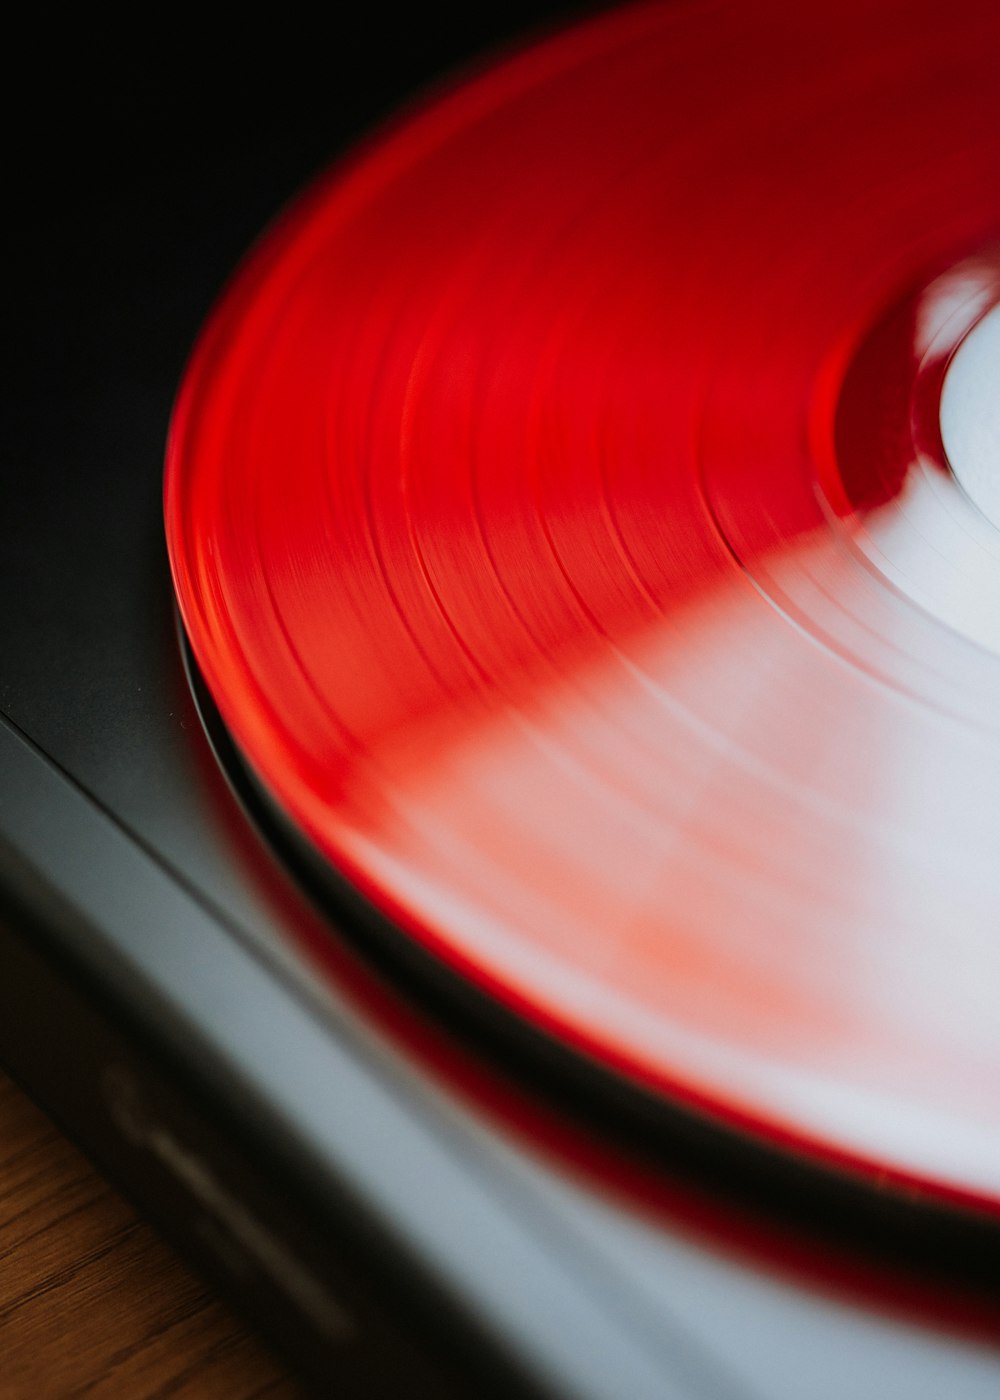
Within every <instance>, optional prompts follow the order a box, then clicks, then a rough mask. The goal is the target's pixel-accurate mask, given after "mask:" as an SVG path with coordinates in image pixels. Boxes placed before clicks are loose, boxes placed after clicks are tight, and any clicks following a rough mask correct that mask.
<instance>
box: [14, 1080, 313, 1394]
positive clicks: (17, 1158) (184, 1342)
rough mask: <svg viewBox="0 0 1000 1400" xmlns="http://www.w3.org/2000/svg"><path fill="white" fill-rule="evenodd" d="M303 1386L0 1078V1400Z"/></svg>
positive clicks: (276, 1390)
mask: <svg viewBox="0 0 1000 1400" xmlns="http://www.w3.org/2000/svg"><path fill="white" fill-rule="evenodd" d="M299 1394H300V1392H299V1391H298V1389H297V1387H296V1386H294V1385H293V1383H292V1382H291V1381H290V1379H289V1378H288V1377H287V1376H286V1375H285V1374H284V1372H283V1371H282V1369H281V1368H280V1366H279V1365H278V1364H277V1362H275V1361H274V1360H273V1359H272V1358H271V1356H270V1355H269V1354H268V1353H267V1352H265V1351H264V1349H263V1348H262V1347H261V1345H260V1344H259V1343H258V1342H257V1341H256V1340H255V1339H254V1338H253V1337H251V1336H249V1335H248V1334H247V1332H246V1329H245V1328H244V1327H243V1326H242V1324H241V1323H240V1322H239V1321H238V1320H237V1319H236V1318H235V1317H234V1316H233V1315H232V1314H231V1313H230V1312H229V1311H228V1310H227V1309H226V1308H225V1307H224V1306H223V1305H222V1304H221V1303H218V1302H217V1301H215V1300H214V1299H213V1298H212V1297H211V1296H209V1295H208V1294H207V1293H206V1291H205V1289H204V1287H203V1286H202V1285H201V1283H200V1282H199V1281H198V1280H197V1279H196V1278H195V1277H194V1276H193V1275H192V1274H191V1273H190V1272H189V1271H188V1269H187V1268H186V1267H185V1266H184V1265H183V1264H181V1262H180V1261H179V1260H178V1259H177V1258H176V1256H175V1255H174V1254H173V1253H172V1252H171V1250H170V1249H168V1247H167V1246H166V1245H165V1244H163V1243H162V1241H161V1240H160V1239H159V1238H158V1237H157V1236H156V1235H155V1234H154V1233H153V1231H152V1230H151V1229H150V1228H149V1227H148V1226H147V1225H146V1224H144V1223H143V1222H142V1221H140V1220H138V1219H137V1218H136V1215H135V1212H134V1211H133V1210H132V1209H131V1208H130V1207H129V1206H128V1205H127V1204H126V1203H125V1202H124V1201H123V1200H122V1199H121V1197H120V1196H118V1195H117V1194H116V1193H115V1192H114V1191H113V1190H112V1189H111V1188H110V1187H109V1186H108V1185H107V1184H106V1183H105V1182H104V1180H103V1179H102V1178H101V1177H100V1176H98V1175H97V1173H96V1172H95V1171H94V1169H93V1168H92V1167H91V1166H90V1165H89V1163H88V1162H87V1161H85V1159H84V1158H83V1157H82V1156H81V1155H80V1153H79V1152H77V1151H76V1149H75V1148H74V1147H72V1146H71V1145H70V1143H68V1142H67V1141H66V1140H65V1139H64V1138H63V1137H62V1136H61V1135H60V1134H59V1133H57V1132H56V1130H55V1129H54V1128H53V1127H52V1126H51V1125H50V1124H49V1122H48V1120H47V1119H46V1118H45V1117H43V1115H42V1114H41V1113H40V1112H39V1111H38V1110H37V1109H36V1108H35V1107H34V1105H33V1104H31V1103H29V1102H28V1100H27V1099H25V1097H24V1096H23V1095H22V1094H21V1093H20V1092H19V1091H18V1090H17V1089H16V1088H15V1087H14V1086H13V1085H12V1084H11V1082H10V1081H9V1080H8V1079H7V1078H6V1077H5V1076H2V1075H0V1400H62V1397H70V1396H88V1397H93V1400H135V1398H136V1397H147V1396H148V1397H153V1396H164V1397H166V1396H171V1397H178V1400H203V1398H204V1400H208V1397H220V1400H222V1397H225V1400H251V1397H256V1396H267V1397H269V1400H293V1397H296V1398H297V1397H299Z"/></svg>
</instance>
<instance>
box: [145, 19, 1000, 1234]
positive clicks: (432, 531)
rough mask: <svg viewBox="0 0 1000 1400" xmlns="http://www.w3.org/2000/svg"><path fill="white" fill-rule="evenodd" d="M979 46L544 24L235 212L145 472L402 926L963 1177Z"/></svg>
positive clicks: (328, 822) (991, 543)
mask: <svg viewBox="0 0 1000 1400" xmlns="http://www.w3.org/2000/svg"><path fill="white" fill-rule="evenodd" d="M998 73H1000V11H998V9H997V7H996V6H995V5H992V4H983V5H977V4H975V3H972V2H971V0H958V2H957V3H954V4H951V5H949V6H948V7H947V8H946V9H945V8H943V7H941V6H939V5H921V4H917V5H915V4H913V3H912V0H907V3H905V4H902V3H900V4H895V3H891V2H885V0H884V2H883V3H878V4H874V5H873V4H872V3H870V0H865V2H864V3H853V2H852V0H848V2H847V3H845V2H844V0H837V3H835V4H828V3H816V4H811V5H807V6H792V5H786V4H783V3H777V0H775V3H768V0H753V3H749V4H747V3H740V4H725V3H707V2H706V3H703V4H683V3H682V4H675V3H671V4H665V5H643V6H640V7H636V8H626V9H621V10H617V11H615V12H612V13H611V14H609V15H607V16H605V17H600V18H597V19H596V20H591V21H588V22H586V23H584V24H583V25H582V26H580V27H578V28H576V29H574V30H571V31H569V32H567V33H565V34H562V35H558V36H556V37H553V38H550V39H547V40H545V41H544V42H542V43H540V44H538V45H537V46H536V47H534V48H533V49H530V50H528V51H527V52H524V53H522V54H520V55H519V56H516V57H513V58H511V59H508V60H507V61H505V62H504V63H502V64H501V65H499V66H498V67H496V68H495V69H493V70H492V71H490V72H487V73H486V74H485V75H482V76H479V77H478V78H476V79H474V80H472V81H470V82H468V83H467V84H466V85H464V86H462V87H459V88H458V89H457V90H455V91H453V92H451V93H449V94H447V95H445V96H443V97H441V98H440V99H439V100H438V101H437V102H436V103H433V104H431V105H429V106H427V107H425V108H424V109H423V110H421V111H419V112H418V113H416V114H414V115H412V116H411V117H410V119H409V120H407V121H405V122H403V123H402V124H401V125H399V126H398V127H397V128H395V129H394V130H391V131H389V132H388V133H387V134H384V135H383V136H381V137H380V138H379V139H377V140H375V141H373V142H372V143H371V144H370V145H369V146H368V147H367V148H366V149H364V150H363V151H362V152H361V153H360V154H358V155H357V156H356V157H355V158H354V159H353V160H351V161H349V162H347V163H346V164H344V165H342V166H341V167H340V168H339V169H337V170H335V171H334V172H333V173H332V174H331V175H330V176H328V177H327V178H325V179H323V180H322V181H321V182H320V183H319V184H318V185H317V186H316V187H315V188H314V189H313V190H312V191H311V193H309V194H308V195H307V196H306V197H305V198H304V199H303V200H302V201H301V202H300V203H299V204H298V205H297V206H296V207H294V208H293V209H292V210H291V212H290V213H288V214H287V215H286V216H285V217H284V219H283V220H282V221H281V222H280V223H279V224H278V225H277V227H275V228H274V229H272V230H271V231H270V232H269V233H268V235H267V236H266V237H265V238H264V240H263V242H262V243H261V245H260V246H259V248H258V249H257V250H256V252H255V253H254V254H253V255H252V256H251V258H250V259H249V261H248V263H247V265H246V266H245V268H244V269H243V271H242V272H241V273H240V275H239V276H238V277H237V279H236V280H235V282H234V284H233V285H232V287H231V288H230V290H229V291H228V293H227V294H226V295H225V297H224V298H223V300H222V303H221V306H220V307H219V309H218V310H217V312H216V314H215V316H214V318H213V319H212V321H211V323H210V325H209V327H208V329H207V331H206V333H205V335H204V337H203V339H202V341H201V344H200V346H199V348H198V350H197V353H196V354H195V357H194V359H193V362H192V364H191V367H190V370H189V373H188V376H187V379H186V382H185V385H184V388H183V391H182V394H181V397H180V400H179V404H178V407H177V412H176V418H175V423H174V428H173V433H172V439H171V443H170V449H169V459H168V465H167V480H166V518H167V531H168V539H169V547H170V553H171V558H172V564H173V569H174V575H175V580H176V586H177V592H178V597H179V600H180V607H181V610H182V615H183V620H184V624H185V627H186V629H187V632H188V634H189V637H190V640H191V643H192V646H193V649H194V652H195V655H196V659H197V663H198V666H199V667H200V669H201V671H202V673H203V675H204V677H205V678H206V680H207V683H208V686H209V688H210V690H211V692H212V695H213V697H214V699H215V701H216V703H217V705H218V708H219V710H220V712H221V714H222V717H223V719H224V721H225V723H226V725H227V727H228V729H229V730H230V732H231V734H232V735H233V737H234V738H235V740H236V743H237V745H238V747H239V749H240V750H241V752H242V754H243V755H244V757H245V758H246V760H247V762H248V764H249V765H250V767H251V768H252V769H253V771H254V772H255V773H256V775H257V777H258V778H259V779H260V781H261V783H262V784H263V785H264V787H265V788H266V790H267V791H268V793H269V794H270V795H271V797H272V798H273V799H274V800H275V802H276V803H277V804H278V806H279V808H280V809H281V810H282V811H283V812H284V814H285V815H286V816H287V817H288V818H290V819H291V820H292V822H293V823H294V824H295V825H296V826H297V827H298V828H299V829H300V831H301V833H302V834H303V835H304V836H305V837H306V838H307V840H308V842H309V843H311V845H312V846H313V847H315V849H316V850H317V851H318V852H319V853H320V855H321V856H322V857H323V858H324V859H325V860H326V861H328V862H329V863H330V864H331V865H332V866H333V867H334V868H335V869H336V870H337V871H339V872H341V874H343V875H344V876H346V878H347V879H348V880H349V881H351V882H352V883H353V884H354V885H355V886H356V887H357V888H358V889H359V890H360V891H361V892H362V893H363V894H364V896H365V897H366V898H367V899H368V900H369V901H370V902H371V903H372V904H373V905H374V906H375V907H376V908H377V909H378V910H379V911H381V913H382V914H383V915H384V916H387V917H388V919H390V920H391V921H392V922H393V923H394V924H395V925H396V926H397V927H398V928H399V929H401V930H402V931H403V932H404V933H405V935H406V936H407V937H408V938H410V939H412V940H415V941H416V942H417V943H418V944H419V945H421V946H422V947H423V948H424V949H425V950H428V951H430V952H431V953H432V954H434V955H436V957H438V958H439V959H440V960H442V961H443V962H444V963H445V964H446V965H448V966H449V967H450V968H451V969H452V970H453V971H457V972H458V973H460V974H461V975H463V976H464V977H466V978H467V979H469V980H470V981H471V982H472V983H474V984H475V985H476V986H478V987H479V988H480V989H481V990H485V991H486V992H487V993H489V994H490V995H491V996H492V997H494V998H496V999H497V1000H498V1001H499V1002H500V1003H502V1004H503V1005H504V1006H506V1007H507V1008H509V1009H512V1010H514V1011H515V1012H517V1013H518V1014H519V1015H520V1016H522V1017H523V1018H524V1019H526V1020H527V1021H528V1022H529V1023H531V1024H532V1025H533V1026H534V1027H536V1028H538V1029H541V1030H542V1031H544V1032H546V1033H548V1034H550V1035H551V1036H555V1037H558V1039H559V1040H560V1041H561V1042H562V1043H563V1044H564V1045H566V1046H569V1047H571V1048H572V1049H574V1050H575V1051H577V1052H580V1053H581V1054H583V1055H585V1056H589V1057H590V1058H591V1059H592V1060H593V1061H596V1062H597V1063H599V1064H600V1065H601V1066H603V1068H604V1069H605V1070H611V1071H613V1072H614V1073H615V1074H617V1075H619V1076H621V1077H624V1078H625V1079H626V1080H627V1081H629V1082H630V1083H632V1084H635V1085H639V1086H641V1087H642V1088H643V1089H644V1090H649V1091H652V1092H653V1093H654V1094H656V1095H659V1096H662V1098H663V1099H664V1101H665V1102H667V1103H673V1104H677V1103H681V1104H684V1105H686V1106H688V1107H689V1108H692V1107H693V1108H695V1109H697V1110H699V1111H703V1112H705V1113H707V1114H709V1115H711V1116H712V1117H714V1118H715V1119H717V1120H721V1121H723V1122H725V1123H727V1124H729V1125H731V1126H736V1127H738V1128H740V1129H741V1130H747V1131H751V1132H753V1133H756V1134H758V1135H760V1136H762V1137H763V1138H764V1139H766V1140H768V1141H770V1142H771V1143H773V1144H778V1145H780V1146H783V1147H785V1148H787V1149H789V1150H794V1151H797V1152H799V1153H800V1154H805V1155H806V1156H807V1157H808V1158H811V1159H812V1160H814V1161H821V1162H824V1163H825V1164H827V1165H831V1164H832V1165H836V1166H840V1167H843V1168H844V1169H846V1170H850V1171H852V1172H855V1173H861V1174H862V1175H863V1176H866V1177H870V1178H871V1179H873V1180H878V1181H879V1182H881V1183H885V1182H894V1183H896V1184H898V1185H901V1186H905V1187H906V1188H907V1189H913V1188H919V1189H921V1190H923V1191H924V1192H927V1193H930V1194H931V1195H933V1196H934V1197H935V1198H937V1199H938V1200H942V1199H944V1200H948V1201H951V1202H954V1203H965V1204H967V1205H971V1206H975V1207H977V1208H980V1209H986V1210H989V1211H992V1212H996V1211H998V1210H1000V1016H998V990H1000V533H998V531H997V528H996V522H997V520H1000V507H997V505H996V502H997V500H998V499H1000V486H998V485H997V482H1000V476H997V477H996V479H994V474H995V473H1000V454H995V455H994V457H993V458H992V459H991V458H990V451H991V450H992V449H991V446H990V444H991V441H992V445H993V448H994V449H995V447H996V437H995V436H994V437H993V438H992V439H991V437H990V431H991V430H990V426H989V422H988V421H987V420H988V418H989V405H990V404H991V403H993V402H994V398H993V397H992V396H991V392H990V386H991V385H992V386H994V393H995V386H996V385H997V380H998V375H1000V335H998V333H997V330H996V318H995V317H993V318H992V319H991V311H992V309H993V308H994V307H995V306H996V305H997V304H998V302H1000V253H998V251H997V247H998V246H1000V245H998V242H997V241H998V240H1000V180H998V178H997V175H998V171H1000V100H998V97H997V91H998V89H997V74H998ZM991 327H992V329H991ZM993 431H994V432H995V428H994V430H993ZM991 513H993V515H995V518H993V516H992V515H991Z"/></svg>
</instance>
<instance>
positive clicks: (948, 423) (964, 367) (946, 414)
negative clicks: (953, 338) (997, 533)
mask: <svg viewBox="0 0 1000 1400" xmlns="http://www.w3.org/2000/svg"><path fill="white" fill-rule="evenodd" d="M940 414H941V441H942V443H943V444H944V450H945V453H946V454H947V457H948V463H949V465H950V467H951V470H952V474H953V475H954V477H955V479H956V480H957V481H958V483H959V485H960V486H961V487H962V489H963V491H964V492H965V494H966V495H967V496H968V497H969V499H970V500H971V501H972V502H973V503H974V504H975V505H976V506H978V508H979V510H980V511H982V513H983V515H985V516H986V518H987V520H989V521H990V523H991V524H992V525H993V526H994V527H995V528H996V529H998V530H1000V306H995V307H994V308H993V310H992V311H990V312H989V313H988V314H987V315H986V316H984V317H983V319H982V320H981V321H979V322H978V323H977V324H976V325H975V326H974V327H973V329H972V330H971V331H970V332H969V334H968V335H967V336H966V337H965V339H964V340H963V341H962V343H961V345H960V346H959V347H958V349H957V351H956V352H955V357H954V359H953V360H952V362H951V365H950V366H949V368H948V372H947V374H946V375H945V380H944V386H943V388H942V390H941V408H940Z"/></svg>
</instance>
